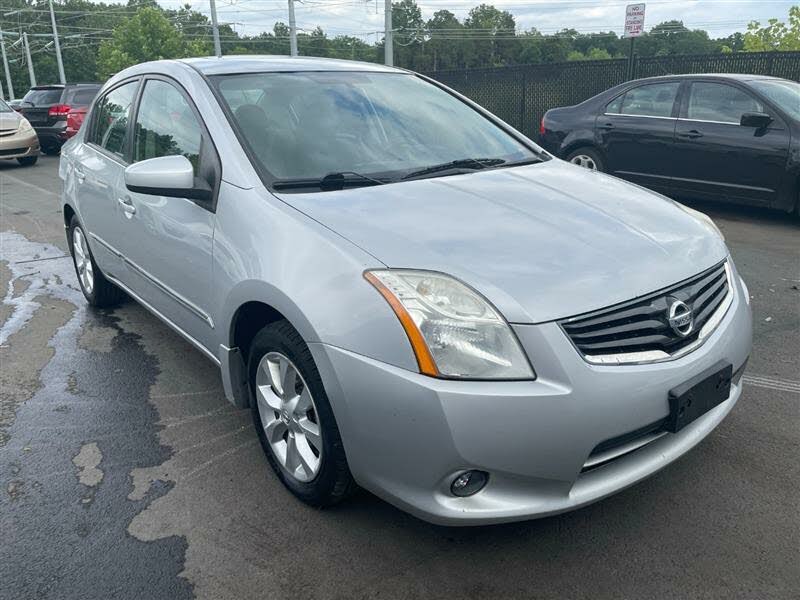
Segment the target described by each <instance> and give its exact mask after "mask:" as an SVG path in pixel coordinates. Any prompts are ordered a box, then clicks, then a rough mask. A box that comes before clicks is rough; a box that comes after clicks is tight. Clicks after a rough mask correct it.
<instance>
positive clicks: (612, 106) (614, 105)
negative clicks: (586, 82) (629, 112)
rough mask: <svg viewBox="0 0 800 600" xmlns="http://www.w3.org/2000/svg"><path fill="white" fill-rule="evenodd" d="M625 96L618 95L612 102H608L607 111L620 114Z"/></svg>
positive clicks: (611, 113)
mask: <svg viewBox="0 0 800 600" xmlns="http://www.w3.org/2000/svg"><path fill="white" fill-rule="evenodd" d="M623 97H624V95H623V96H617V97H616V98H614V99H613V100H612V101H611V102H609V103H608V105H607V106H606V112H607V113H608V114H610V115H616V114H619V109H620V108H622V98H623Z"/></svg>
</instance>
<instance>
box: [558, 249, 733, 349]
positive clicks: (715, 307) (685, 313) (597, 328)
mask: <svg viewBox="0 0 800 600" xmlns="http://www.w3.org/2000/svg"><path fill="white" fill-rule="evenodd" d="M730 294H731V281H730V268H729V266H728V265H727V262H722V263H720V264H718V265H717V266H715V267H712V268H711V269H709V270H707V271H704V272H703V273H700V274H699V275H696V276H694V277H692V278H690V279H687V280H686V281H683V282H681V283H679V284H676V285H674V286H671V287H669V288H666V289H664V290H661V291H658V292H655V293H653V294H650V295H648V296H644V297H643V298H637V299H636V300H631V301H629V302H625V303H623V304H618V305H616V306H614V307H611V308H607V309H601V310H599V311H595V312H593V313H589V314H587V315H581V316H577V317H572V318H570V319H566V320H564V321H562V322H561V323H560V325H561V327H562V328H563V329H564V331H565V332H566V334H567V335H568V336H569V338H570V339H571V340H572V342H573V344H575V346H576V347H577V349H578V350H579V351H580V352H581V354H583V356H584V358H586V359H587V360H589V361H590V362H596V363H624V362H647V361H651V360H659V359H662V360H663V359H665V358H669V357H670V356H672V355H674V354H676V353H678V352H680V351H681V350H683V349H686V348H688V347H689V346H692V345H693V344H696V343H697V342H698V340H699V339H701V338H702V337H703V336H704V335H707V333H708V331H704V328H705V329H706V330H707V329H708V328H709V326H711V329H713V327H715V326H716V324H717V323H718V321H719V320H720V319H721V315H718V314H717V313H718V312H721V313H723V314H724V312H725V310H727V307H728V305H729V303H730ZM606 357H607V358H606Z"/></svg>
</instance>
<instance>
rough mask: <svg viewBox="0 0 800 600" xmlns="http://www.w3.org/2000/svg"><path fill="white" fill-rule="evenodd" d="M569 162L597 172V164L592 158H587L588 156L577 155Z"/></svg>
mask: <svg viewBox="0 0 800 600" xmlns="http://www.w3.org/2000/svg"><path fill="white" fill-rule="evenodd" d="M569 162H571V163H572V164H573V165H578V166H579V167H583V168H584V169H589V170H590V171H597V163H595V162H594V159H593V158H592V157H591V156H587V155H586V154H576V155H575V156H573V157H572V160H570V161H569Z"/></svg>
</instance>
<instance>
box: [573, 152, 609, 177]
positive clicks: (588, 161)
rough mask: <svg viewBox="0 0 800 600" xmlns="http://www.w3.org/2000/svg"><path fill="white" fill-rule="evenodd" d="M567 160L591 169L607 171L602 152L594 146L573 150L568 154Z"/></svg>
mask: <svg viewBox="0 0 800 600" xmlns="http://www.w3.org/2000/svg"><path fill="white" fill-rule="evenodd" d="M567 161H568V162H571V163H572V164H573V165H578V166H579V167H583V168H584V169H589V170H590V171H601V172H605V170H606V169H605V165H604V164H603V159H602V158H601V157H600V153H599V152H597V150H595V149H594V148H578V149H577V150H573V151H572V152H570V153H569V155H568V156H567Z"/></svg>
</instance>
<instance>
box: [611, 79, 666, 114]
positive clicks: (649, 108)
mask: <svg viewBox="0 0 800 600" xmlns="http://www.w3.org/2000/svg"><path fill="white" fill-rule="evenodd" d="M680 85H681V84H680V82H678V81H672V82H665V83H650V84H648V85H640V86H639V87H635V88H633V89H630V90H628V91H627V92H625V96H623V98H622V107H621V109H620V113H622V114H623V115H640V116H643V117H671V116H672V107H673V105H674V104H675V97H676V96H677V95H678V88H679V87H680Z"/></svg>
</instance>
